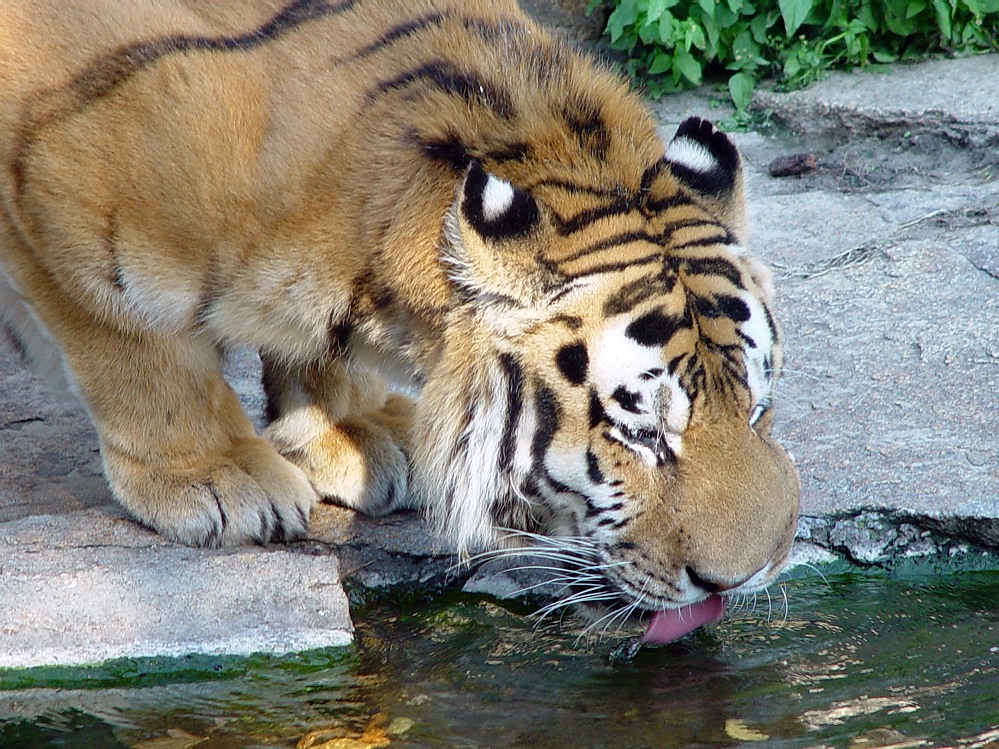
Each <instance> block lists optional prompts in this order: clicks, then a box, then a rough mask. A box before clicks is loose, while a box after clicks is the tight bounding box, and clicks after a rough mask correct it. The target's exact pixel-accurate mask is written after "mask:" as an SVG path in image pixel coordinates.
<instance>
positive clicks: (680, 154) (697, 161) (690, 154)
mask: <svg viewBox="0 0 999 749" xmlns="http://www.w3.org/2000/svg"><path fill="white" fill-rule="evenodd" d="M666 159H667V160H668V161H672V162H673V163H674V164H680V165H681V166H685V167H687V168H688V169H693V170H694V171H695V172H712V171H714V170H715V169H717V168H718V161H717V160H716V159H715V157H714V156H712V155H711V152H710V151H709V150H708V149H707V148H705V147H704V146H702V145H701V144H700V143H698V142H697V141H695V140H691V139H690V138H675V139H674V140H673V141H671V142H670V144H669V145H668V146H667V147H666Z"/></svg>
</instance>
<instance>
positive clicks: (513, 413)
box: [499, 354, 524, 473]
mask: <svg viewBox="0 0 999 749" xmlns="http://www.w3.org/2000/svg"><path fill="white" fill-rule="evenodd" d="M499 363H500V367H501V368H502V369H503V374H504V375H505V376H506V420H505V422H504V424H503V437H502V439H501V442H500V454H499V469H500V471H501V472H503V473H507V472H509V470H510V467H511V466H512V465H513V457H514V451H515V450H516V447H517V424H518V422H519V421H520V412H521V410H522V408H523V405H524V394H523V390H524V372H523V369H522V368H521V366H520V364H519V363H518V362H517V360H516V359H514V358H513V356H512V355H510V354H500V356H499Z"/></svg>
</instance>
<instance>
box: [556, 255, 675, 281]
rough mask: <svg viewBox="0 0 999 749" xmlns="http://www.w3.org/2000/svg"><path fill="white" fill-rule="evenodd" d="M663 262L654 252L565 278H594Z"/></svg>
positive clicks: (597, 266) (606, 264)
mask: <svg viewBox="0 0 999 749" xmlns="http://www.w3.org/2000/svg"><path fill="white" fill-rule="evenodd" d="M662 260H663V254H662V253H661V252H655V253H653V254H651V255H642V256H641V257H636V258H632V259H630V260H621V261H618V262H615V263H604V264H602V265H593V266H590V267H589V268H585V269H584V270H581V271H579V272H578V273H572V274H566V278H567V279H569V280H573V279H576V278H585V277H586V276H595V275H597V274H598V273H614V272H616V271H621V270H624V269H625V268H634V267H636V266H638V265H647V264H649V263H656V262H659V263H661V262H662Z"/></svg>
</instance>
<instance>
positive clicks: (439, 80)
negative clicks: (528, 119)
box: [368, 59, 515, 120]
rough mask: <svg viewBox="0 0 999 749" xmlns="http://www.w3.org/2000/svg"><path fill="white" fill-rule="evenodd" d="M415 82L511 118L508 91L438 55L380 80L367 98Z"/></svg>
mask: <svg viewBox="0 0 999 749" xmlns="http://www.w3.org/2000/svg"><path fill="white" fill-rule="evenodd" d="M417 83H430V84H433V85H434V86H435V87H437V88H438V89H439V90H441V91H444V92H445V93H448V94H455V95H456V96H458V97H460V98H461V99H463V100H464V101H466V102H467V103H468V104H479V105H481V106H484V107H486V108H487V109H489V110H491V111H492V112H493V113H494V114H496V116H497V117H500V118H501V119H504V120H512V119H513V118H514V116H515V110H514V106H513V99H512V98H511V96H510V94H509V92H507V91H505V90H504V89H502V88H499V87H498V86H495V85H493V84H492V83H491V82H489V81H487V80H485V79H484V78H482V77H480V76H479V75H478V74H477V73H474V72H471V71H468V70H462V69H460V68H458V67H457V66H455V65H454V64H453V63H450V62H448V61H446V60H440V59H438V60H433V61H431V62H428V63H424V64H423V65H420V66H418V67H416V68H412V69H411V70H407V71H405V72H403V73H400V74H399V75H397V76H396V77H395V78H390V79H388V80H385V81H382V82H381V83H379V84H378V87H377V88H376V90H375V91H374V92H371V93H369V94H368V100H369V101H371V100H373V99H374V98H375V97H376V95H378V94H387V93H390V92H393V91H402V90H404V89H407V88H409V87H410V86H412V85H414V84H417Z"/></svg>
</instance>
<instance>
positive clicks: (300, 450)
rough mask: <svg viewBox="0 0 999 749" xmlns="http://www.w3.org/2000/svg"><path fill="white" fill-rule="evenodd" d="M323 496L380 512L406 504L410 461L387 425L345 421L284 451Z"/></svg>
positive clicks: (369, 512)
mask: <svg viewBox="0 0 999 749" xmlns="http://www.w3.org/2000/svg"><path fill="white" fill-rule="evenodd" d="M284 456H285V457H286V458H287V459H288V460H290V461H291V462H292V463H294V464H295V465H296V466H298V467H299V468H301V469H302V470H303V471H304V472H305V475H306V476H308V478H309V481H311V482H312V486H313V487H315V490H316V491H317V492H318V493H319V495H320V496H321V497H322V499H323V501H325V502H329V503H331V504H338V505H343V506H344V507H350V508H352V509H355V510H357V511H358V512H363V513H364V514H365V515H371V516H372V517H378V516H381V515H387V514H388V513H390V512H393V511H394V510H397V509H401V508H403V507H407V506H408V503H407V497H406V492H407V483H408V479H407V474H408V461H407V459H406V454H405V453H404V452H403V450H402V448H401V447H400V446H399V444H398V442H397V441H396V439H395V438H394V437H393V435H392V432H391V431H390V429H389V427H388V426H383V425H382V424H380V423H377V422H375V421H362V420H360V419H358V420H350V421H344V422H341V423H339V424H336V425H334V426H331V427H329V428H327V429H325V430H323V431H322V432H321V433H320V434H319V435H318V436H316V437H313V438H312V439H311V440H309V441H308V442H306V443H305V444H303V445H301V446H300V447H297V448H295V449H293V450H289V451H287V452H284Z"/></svg>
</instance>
